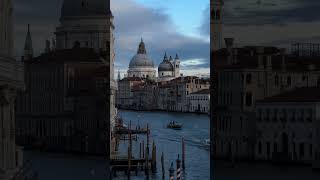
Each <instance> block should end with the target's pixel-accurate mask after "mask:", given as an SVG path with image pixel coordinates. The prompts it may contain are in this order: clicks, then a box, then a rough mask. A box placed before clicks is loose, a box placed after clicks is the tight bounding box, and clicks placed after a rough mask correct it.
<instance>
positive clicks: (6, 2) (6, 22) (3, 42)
mask: <svg viewBox="0 0 320 180" xmlns="http://www.w3.org/2000/svg"><path fill="white" fill-rule="evenodd" d="M12 16H13V5H12V2H11V0H1V2H0V32H1V33H0V55H3V56H7V57H12V56H13V36H12V32H13V24H12V20H13V18H12Z"/></svg>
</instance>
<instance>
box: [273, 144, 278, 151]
mask: <svg viewBox="0 0 320 180" xmlns="http://www.w3.org/2000/svg"><path fill="white" fill-rule="evenodd" d="M273 152H274V153H277V152H278V144H277V143H276V142H275V143H274V144H273Z"/></svg>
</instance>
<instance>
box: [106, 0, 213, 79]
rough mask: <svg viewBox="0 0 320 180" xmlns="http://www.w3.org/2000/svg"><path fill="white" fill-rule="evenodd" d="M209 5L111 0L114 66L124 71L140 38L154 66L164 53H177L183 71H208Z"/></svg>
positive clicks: (200, 0) (200, 1)
mask: <svg viewBox="0 0 320 180" xmlns="http://www.w3.org/2000/svg"><path fill="white" fill-rule="evenodd" d="M182 2H183V4H182ZM209 6H210V3H209V1H208V0H197V1H182V0H111V10H112V12H113V15H114V18H115V19H114V23H115V27H116V29H115V39H116V41H115V47H116V64H115V65H116V68H117V69H118V70H120V72H121V74H122V75H123V74H124V73H126V71H127V69H128V65H129V62H130V59H131V58H132V56H134V55H135V54H136V52H137V48H138V44H139V42H140V39H141V38H143V41H144V42H145V44H146V48H147V53H148V54H149V56H150V57H151V59H152V60H153V61H154V63H155V65H156V66H158V64H159V63H160V62H161V61H162V59H163V56H164V53H165V52H167V54H168V55H171V56H173V58H174V56H175V54H176V53H178V55H179V56H180V58H181V60H182V66H181V68H182V73H183V74H185V75H190V74H199V75H200V73H199V72H201V74H208V73H209V54H210V37H209V33H208V32H209V29H210V27H209V24H206V26H205V25H204V23H207V22H209V13H210V12H209V11H208V10H209ZM195 69H196V70H195Z"/></svg>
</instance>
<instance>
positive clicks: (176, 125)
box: [167, 121, 182, 130]
mask: <svg viewBox="0 0 320 180" xmlns="http://www.w3.org/2000/svg"><path fill="white" fill-rule="evenodd" d="M167 128H170V129H176V130H179V129H181V128H182V124H180V123H177V122H175V121H171V122H170V123H169V124H168V125H167Z"/></svg>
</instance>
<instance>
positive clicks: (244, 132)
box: [214, 38, 320, 159]
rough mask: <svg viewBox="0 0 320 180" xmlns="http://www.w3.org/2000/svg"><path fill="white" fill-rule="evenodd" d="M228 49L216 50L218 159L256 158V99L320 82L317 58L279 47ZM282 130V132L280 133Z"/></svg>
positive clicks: (230, 46)
mask: <svg viewBox="0 0 320 180" xmlns="http://www.w3.org/2000/svg"><path fill="white" fill-rule="evenodd" d="M225 40H226V46H227V48H224V49H220V50H219V51H217V52H215V53H216V56H217V57H218V59H219V60H220V61H224V62H221V63H220V62H219V63H218V64H219V66H217V68H216V74H217V77H216V81H215V82H216V86H217V87H216V90H217V92H216V93H217V102H216V105H215V111H216V114H217V115H216V116H215V117H214V120H215V128H214V130H215V132H216V134H215V137H214V138H215V148H214V149H215V152H214V153H215V154H214V156H215V158H228V157H231V156H230V155H232V157H234V158H237V159H254V156H255V152H256V149H255V148H256V143H257V141H256V131H255V130H256V123H255V112H256V101H258V100H262V99H264V98H267V97H270V96H275V95H277V94H280V93H282V92H285V91H288V90H292V89H294V88H297V87H316V86H317V85H319V84H320V78H319V77H320V73H319V71H318V69H319V63H318V59H317V58H309V57H307V58H304V57H296V56H292V55H289V54H286V53H285V50H284V49H278V48H275V47H253V46H251V47H243V48H233V47H232V42H233V39H230V38H226V39H225ZM279 133H280V132H279Z"/></svg>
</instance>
